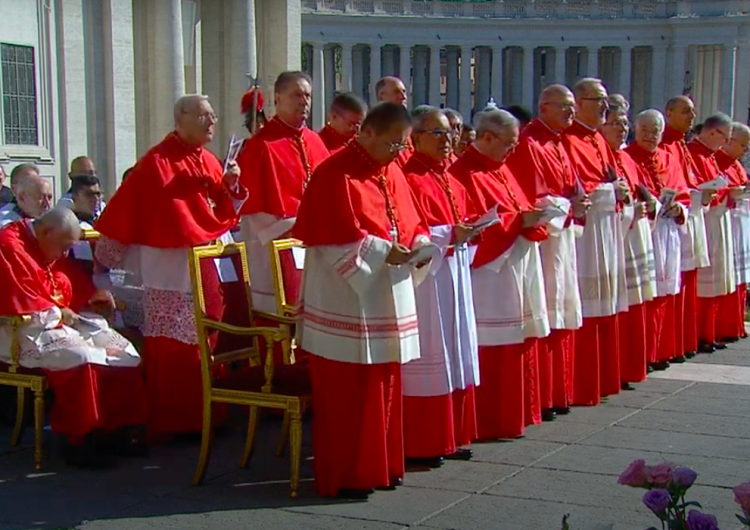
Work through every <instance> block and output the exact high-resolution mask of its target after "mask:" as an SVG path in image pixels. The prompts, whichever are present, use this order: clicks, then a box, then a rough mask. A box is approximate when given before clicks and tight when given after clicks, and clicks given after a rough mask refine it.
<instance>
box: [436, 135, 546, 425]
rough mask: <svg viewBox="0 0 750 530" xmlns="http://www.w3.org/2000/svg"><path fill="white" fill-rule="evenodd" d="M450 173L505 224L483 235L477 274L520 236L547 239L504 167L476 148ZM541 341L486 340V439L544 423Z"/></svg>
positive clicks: (479, 405)
mask: <svg viewBox="0 0 750 530" xmlns="http://www.w3.org/2000/svg"><path fill="white" fill-rule="evenodd" d="M449 171H450V173H451V175H453V176H454V177H455V178H456V179H457V180H458V181H459V182H460V183H461V184H463V185H464V187H465V188H466V190H467V191H468V193H469V199H470V200H471V201H472V203H473V204H474V206H475V208H476V210H477V211H479V212H486V211H488V210H489V209H490V208H492V207H494V206H495V205H497V206H498V215H499V217H500V222H499V223H497V224H495V225H493V226H491V227H489V228H488V229H486V230H485V231H484V232H483V233H482V238H481V242H480V243H479V248H478V249H477V253H476V256H475V257H474V261H473V263H472V268H473V269H478V268H480V267H482V266H484V265H487V264H488V263H491V262H492V261H494V260H495V259H497V258H498V257H500V256H501V255H502V254H503V253H505V251H507V250H508V249H510V247H511V245H513V243H514V242H515V240H516V239H517V238H518V237H519V236H523V237H525V238H526V239H528V240H530V241H543V240H544V239H546V237H547V231H546V229H544V228H538V227H532V228H524V227H523V216H522V214H523V212H526V211H530V210H531V209H532V208H533V207H532V205H531V203H530V202H529V199H528V198H527V197H526V194H525V193H524V191H523V188H522V187H521V185H520V184H519V183H518V180H517V178H516V176H515V175H514V174H513V173H511V171H510V169H509V168H508V167H507V166H506V165H505V164H504V163H502V162H496V161H493V160H491V159H490V158H488V157H486V156H485V155H483V154H481V153H480V152H479V151H477V149H476V148H475V147H473V146H472V147H469V148H468V149H467V150H466V152H465V153H464V154H463V155H462V156H461V157H460V158H459V159H458V160H457V161H456V162H455V163H454V164H453V165H452V166H451V167H450V169H449ZM518 317H520V318H523V317H524V316H523V315H518ZM485 319H488V320H490V321H488V320H485ZM491 319H492V317H491V316H489V315H488V316H484V318H483V315H482V314H480V313H477V327H478V328H480V335H481V328H482V327H483V326H492V323H491ZM483 320H484V322H483ZM538 342H539V341H538V340H537V339H535V338H530V339H527V340H525V341H524V342H523V343H521V344H504V345H482V344H481V339H480V346H479V372H480V379H481V384H480V385H479V386H478V387H477V388H476V389H475V393H476V409H477V433H478V438H479V439H480V440H487V439H494V438H516V437H518V436H522V435H523V433H524V429H525V427H526V425H529V424H531V423H540V422H541V404H540V399H539V373H538V366H539V360H538Z"/></svg>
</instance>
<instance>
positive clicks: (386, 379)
mask: <svg viewBox="0 0 750 530" xmlns="http://www.w3.org/2000/svg"><path fill="white" fill-rule="evenodd" d="M410 124H411V120H410V117H409V114H408V112H407V110H406V109H405V108H404V107H403V106H400V105H393V104H390V103H383V104H380V105H377V106H375V107H374V108H373V109H372V110H371V111H370V113H369V114H368V116H367V118H365V121H364V122H363V124H362V130H361V132H360V135H359V137H358V139H357V140H356V141H352V142H350V143H349V144H348V145H347V146H346V147H344V148H343V149H341V150H340V151H338V152H336V153H335V154H334V155H332V156H331V158H330V159H328V160H327V161H325V162H324V163H323V164H321V166H320V167H319V168H318V169H317V170H316V171H315V174H314V175H313V177H312V179H311V181H310V186H309V187H308V189H307V191H306V193H305V196H304V198H303V199H302V203H301V205H300V210H299V214H298V219H297V223H296V225H295V228H294V231H293V234H294V235H295V236H296V237H297V238H299V239H300V240H302V242H303V243H304V244H305V246H306V247H307V249H306V258H305V282H304V291H303V293H302V301H301V304H300V321H299V324H298V325H297V334H298V335H297V341H298V344H299V345H300V348H302V349H303V350H305V351H306V352H307V354H308V359H309V366H310V377H311V381H312V392H313V408H314V409H315V414H314V416H313V453H314V455H315V459H314V462H313V466H314V471H315V486H316V489H317V491H318V493H319V494H320V495H323V496H337V495H338V496H341V497H346V498H356V499H365V498H367V496H368V495H369V494H370V493H372V491H373V490H372V488H393V487H395V486H397V485H399V484H401V483H402V480H403V475H404V444H403V412H402V390H401V365H402V364H403V363H406V362H408V361H411V360H414V359H417V358H419V329H418V324H417V314H416V304H415V292H414V284H415V282H416V281H417V275H418V274H422V275H424V274H426V273H428V267H429V264H428V263H429V261H430V257H431V255H432V254H431V253H430V252H429V251H428V250H429V247H428V245H429V236H428V230H427V227H426V224H425V222H424V220H423V218H422V215H421V212H420V211H419V208H418V206H417V205H416V204H415V202H414V200H413V198H412V194H411V190H410V189H409V185H408V184H407V182H406V179H405V178H404V175H403V173H402V172H401V170H400V169H399V168H398V166H397V165H396V164H395V163H393V161H394V160H395V158H396V155H397V154H398V151H399V148H400V147H401V146H402V145H403V142H404V140H405V138H406V137H407V136H408V134H409V132H410V130H411V127H410ZM426 246H427V248H425V247H426Z"/></svg>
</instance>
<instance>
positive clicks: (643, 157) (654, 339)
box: [627, 143, 690, 363]
mask: <svg viewBox="0 0 750 530" xmlns="http://www.w3.org/2000/svg"><path fill="white" fill-rule="evenodd" d="M627 152H628V154H629V155H630V156H631V157H632V158H633V160H634V161H635V163H636V164H637V165H638V167H639V168H640V171H641V181H642V182H643V183H644V184H645V185H646V187H647V188H648V190H649V191H650V192H651V193H652V194H653V195H654V197H657V198H658V197H659V196H660V195H661V193H662V190H663V189H664V188H669V189H673V190H676V191H678V192H679V193H678V194H677V196H676V197H675V201H676V202H679V203H681V204H683V205H685V206H689V205H690V194H689V192H688V188H687V185H686V183H685V180H684V179H683V176H682V172H681V171H680V167H679V165H678V164H677V160H676V159H675V158H674V157H673V156H672V155H670V154H669V153H668V152H667V151H666V150H665V149H663V148H661V147H660V148H659V149H657V150H656V151H655V152H653V153H652V152H649V151H646V150H645V149H643V148H642V147H640V146H639V145H638V144H636V143H633V144H631V145H630V146H629V147H628V148H627ZM684 222H685V221H684V220H682V223H684ZM657 274H658V271H657ZM658 281H659V278H657V282H658ZM676 298H677V297H676V296H675V295H668V296H659V297H657V298H654V300H652V301H651V302H649V303H647V304H646V324H647V336H646V338H647V340H648V343H647V350H648V361H649V362H650V363H657V362H664V361H669V360H672V359H674V358H676V357H682V356H683V354H684V352H683V351H680V349H679V347H678V345H677V343H676V340H675V337H676V334H677V333H676V331H675V328H676V327H677V321H678V320H679V319H680V317H681V312H680V311H678V304H677V302H678V301H677V299H676Z"/></svg>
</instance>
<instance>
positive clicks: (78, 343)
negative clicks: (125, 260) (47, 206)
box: [0, 208, 146, 467]
mask: <svg viewBox="0 0 750 530" xmlns="http://www.w3.org/2000/svg"><path fill="white" fill-rule="evenodd" d="M80 235H81V229H80V227H79V225H78V219H76V216H75V215H74V214H73V212H71V211H70V210H68V209H63V208H61V209H54V210H51V211H50V212H47V213H46V214H44V215H43V216H41V217H40V218H39V219H36V220H34V221H31V220H28V219H27V220H23V221H19V222H16V223H13V224H11V225H9V226H8V227H7V228H5V229H4V230H2V231H0V284H2V286H3V296H2V299H1V300H0V314H2V315H25V316H29V317H31V320H30V321H29V322H28V323H26V324H24V325H23V327H22V328H21V329H20V330H18V331H17V332H16V333H17V338H18V340H19V343H18V344H19V346H20V356H19V363H20V365H21V366H23V367H25V368H30V369H43V370H44V372H45V373H46V375H47V378H48V380H49V384H50V388H51V389H52V391H53V392H54V394H55V401H54V405H53V406H52V412H51V417H50V419H51V424H52V430H53V431H55V432H58V433H60V434H62V435H64V436H65V437H66V439H67V441H68V445H67V446H66V450H65V457H66V461H67V462H68V463H69V464H73V465H80V466H85V467H98V466H101V465H105V464H106V463H109V461H108V460H109V459H107V458H106V457H105V455H104V454H102V453H100V452H99V450H100V449H101V447H99V446H98V443H97V442H98V441H100V440H99V439H98V438H97V435H98V434H101V433H102V432H103V431H110V432H111V431H120V435H121V438H120V443H124V444H126V445H128V446H129V447H128V448H127V449H128V450H132V449H133V447H132V444H131V442H132V440H133V436H132V435H133V434H134V432H133V431H132V429H133V428H136V427H137V426H140V425H143V424H144V423H145V413H146V409H145V406H146V401H145V393H144V391H143V379H142V376H141V373H140V370H139V369H138V364H139V362H140V359H139V356H138V353H137V352H136V351H135V349H134V348H133V346H132V345H131V344H130V343H129V342H128V341H127V340H126V339H125V338H124V337H122V336H121V335H119V334H118V333H117V332H115V331H113V330H111V329H110V328H109V326H108V325H107V321H106V320H105V318H102V317H101V316H99V314H102V315H106V314H110V313H111V312H112V311H113V310H114V300H113V299H112V296H111V295H110V294H109V293H108V292H106V291H100V290H97V289H96V288H95V287H94V285H93V284H92V282H91V280H90V279H89V277H88V276H87V275H86V274H84V273H83V272H82V270H80V269H78V268H77V266H76V264H75V263H73V261H71V260H68V259H67V258H66V257H65V253H66V252H67V251H68V250H69V249H70V247H71V246H72V245H73V243H75V242H76V241H77V240H78V239H79V237H80ZM11 341H12V330H11V329H10V328H7V327H2V328H0V364H2V363H9V362H10V358H9V354H10V351H11ZM126 431H128V432H126ZM140 441H141V442H142V441H143V440H142V437H141V440H140ZM123 448H125V447H124V446H123Z"/></svg>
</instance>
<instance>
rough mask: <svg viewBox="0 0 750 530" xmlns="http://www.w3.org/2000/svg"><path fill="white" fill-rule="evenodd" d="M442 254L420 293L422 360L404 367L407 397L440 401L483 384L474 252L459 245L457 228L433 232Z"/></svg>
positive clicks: (419, 315)
mask: <svg viewBox="0 0 750 530" xmlns="http://www.w3.org/2000/svg"><path fill="white" fill-rule="evenodd" d="M430 232H431V236H432V237H431V239H432V242H433V243H435V244H436V245H437V246H438V247H439V248H440V251H441V254H440V257H439V258H438V259H433V263H432V264H431V265H430V274H428V275H427V277H426V278H425V280H424V281H422V283H420V284H419V286H418V287H417V290H416V296H417V315H418V318H419V329H420V334H419V344H420V352H421V356H420V358H419V359H417V360H415V361H411V362H409V363H407V364H405V365H404V366H403V368H402V375H403V389H404V395H405V396H419V397H424V396H440V395H445V394H448V393H450V392H453V391H454V390H455V389H459V390H463V389H465V388H467V387H469V386H472V385H475V386H476V385H478V384H479V357H478V355H479V348H478V345H477V328H476V319H475V316H474V301H473V296H472V290H471V261H472V258H473V255H474V250H475V247H468V246H467V245H466V244H463V245H460V246H456V247H455V251H454V254H453V255H452V256H448V255H447V252H448V248H449V245H450V242H451V235H452V232H453V227H451V226H449V225H445V226H437V227H432V228H431V229H430Z"/></svg>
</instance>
